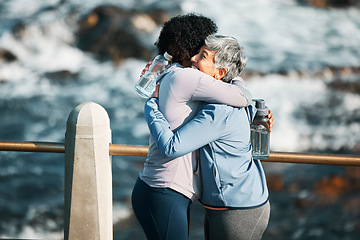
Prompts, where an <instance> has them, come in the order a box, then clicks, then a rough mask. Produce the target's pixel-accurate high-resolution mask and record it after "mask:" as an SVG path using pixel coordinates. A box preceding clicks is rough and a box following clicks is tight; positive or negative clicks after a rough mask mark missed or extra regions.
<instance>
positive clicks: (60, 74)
mask: <svg viewBox="0 0 360 240" xmlns="http://www.w3.org/2000/svg"><path fill="white" fill-rule="evenodd" d="M44 76H45V77H47V78H48V79H50V80H51V81H53V82H55V83H60V84H64V83H67V82H69V81H73V80H76V79H78V74H77V73H73V72H70V71H69V70H60V71H55V72H47V73H45V74H44Z"/></svg>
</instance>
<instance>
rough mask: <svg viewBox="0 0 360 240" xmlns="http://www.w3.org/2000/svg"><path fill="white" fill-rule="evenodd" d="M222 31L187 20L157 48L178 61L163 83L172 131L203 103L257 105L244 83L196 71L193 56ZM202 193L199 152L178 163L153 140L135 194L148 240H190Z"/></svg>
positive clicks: (166, 30) (175, 23) (168, 29)
mask: <svg viewBox="0 0 360 240" xmlns="http://www.w3.org/2000/svg"><path fill="white" fill-rule="evenodd" d="M216 30H217V27H216V24H215V23H214V22H213V21H212V20H211V19H209V18H206V17H204V16H200V15H196V14H187V15H181V16H177V17H174V18H172V19H170V20H169V21H168V22H166V23H165V24H164V26H163V29H162V31H161V32H160V36H159V38H158V40H157V42H156V43H155V45H156V46H157V48H158V51H159V53H160V54H163V53H165V52H168V53H169V54H170V55H172V57H173V63H172V65H171V67H170V68H169V69H168V70H166V72H165V73H164V74H162V75H161V76H160V77H159V79H158V81H161V85H160V89H159V109H160V111H161V112H162V113H163V114H164V116H165V118H166V119H167V120H168V122H169V125H170V128H171V130H176V129H178V128H179V127H181V126H182V125H184V124H186V123H187V122H188V121H190V120H191V119H192V118H193V117H194V116H195V115H196V113H197V112H198V110H199V109H200V107H201V105H202V101H204V102H208V103H223V104H227V105H231V106H234V107H243V106H247V105H248V104H249V103H251V101H252V99H251V95H250V93H249V91H248V90H247V88H246V85H245V83H244V81H243V80H242V79H241V78H240V79H238V80H234V81H233V82H232V83H233V84H228V83H224V82H222V81H218V80H216V79H215V78H213V77H212V76H209V75H207V74H205V73H203V72H200V71H199V70H197V69H193V68H190V66H191V60H190V59H191V57H192V56H194V55H196V54H197V53H198V52H199V50H200V48H201V47H202V46H203V45H204V44H205V38H206V37H207V36H209V35H210V34H213V33H214V32H216ZM194 137H201V136H194ZM200 190H201V180H200V176H199V164H198V162H197V161H196V158H195V152H193V153H189V154H186V155H184V156H181V157H177V158H167V157H164V156H162V155H161V153H160V151H159V149H158V148H157V147H156V144H155V142H154V139H153V138H152V137H151V136H150V139H149V154H148V157H147V159H146V162H145V164H144V169H143V170H142V171H141V172H140V174H139V178H138V179H137V181H136V183H135V186H134V189H133V194H132V206H133V210H134V213H135V215H136V217H137V219H138V221H139V222H140V224H141V226H142V228H143V230H144V232H145V234H146V237H147V239H161V240H163V239H168V240H169V239H171V240H177V239H179V240H186V239H188V227H189V224H188V223H189V207H190V204H191V202H192V201H195V200H197V199H199V197H200V194H201V192H200Z"/></svg>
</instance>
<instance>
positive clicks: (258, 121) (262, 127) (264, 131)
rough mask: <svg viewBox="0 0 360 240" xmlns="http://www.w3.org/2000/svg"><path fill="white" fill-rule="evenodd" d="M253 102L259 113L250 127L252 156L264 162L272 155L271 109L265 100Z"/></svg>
mask: <svg viewBox="0 0 360 240" xmlns="http://www.w3.org/2000/svg"><path fill="white" fill-rule="evenodd" d="M253 101H255V107H256V109H257V112H256V115H255V118H254V120H253V122H252V124H251V125H250V129H251V145H252V155H253V158H254V159H258V160H262V159H266V158H268V157H269V154H270V129H269V128H270V126H269V122H268V121H269V118H268V117H267V115H268V114H269V109H268V107H267V106H266V105H265V101H264V100H263V99H256V100H253Z"/></svg>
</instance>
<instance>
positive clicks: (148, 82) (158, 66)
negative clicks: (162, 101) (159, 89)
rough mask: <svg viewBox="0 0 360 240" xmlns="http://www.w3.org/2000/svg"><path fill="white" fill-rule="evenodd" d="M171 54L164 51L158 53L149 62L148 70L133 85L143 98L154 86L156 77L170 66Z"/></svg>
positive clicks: (150, 93) (151, 91)
mask: <svg viewBox="0 0 360 240" xmlns="http://www.w3.org/2000/svg"><path fill="white" fill-rule="evenodd" d="M171 59H172V56H171V55H170V54H168V53H167V52H165V54H164V55H158V56H156V57H155V58H154V60H153V62H152V63H151V65H150V67H149V70H147V71H146V72H145V73H144V75H142V76H141V77H140V79H139V81H138V82H137V83H136V85H135V91H136V92H137V93H139V95H140V96H141V97H143V98H149V97H150V96H151V95H152V94H153V92H154V90H155V87H156V79H157V77H158V76H159V75H160V74H161V73H162V72H164V71H165V70H166V69H167V68H169V66H170V64H171V63H170V61H171Z"/></svg>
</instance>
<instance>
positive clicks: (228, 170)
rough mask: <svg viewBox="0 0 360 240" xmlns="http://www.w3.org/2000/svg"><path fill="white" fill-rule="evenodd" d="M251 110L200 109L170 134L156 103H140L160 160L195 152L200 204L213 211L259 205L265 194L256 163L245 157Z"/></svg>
mask: <svg viewBox="0 0 360 240" xmlns="http://www.w3.org/2000/svg"><path fill="white" fill-rule="evenodd" d="M255 112H256V110H255V108H254V107H253V106H252V105H250V106H248V107H245V108H244V107H242V108H236V107H231V106H227V105H223V104H205V103H204V104H203V105H202V107H201V108H200V110H199V112H198V114H197V115H196V116H195V117H194V118H193V119H192V120H191V121H190V122H188V123H187V124H185V125H184V126H182V127H181V128H180V129H178V130H177V131H176V132H173V131H172V130H171V128H170V125H169V123H168V122H167V120H166V119H165V117H164V116H163V114H162V113H161V112H160V111H159V106H158V100H157V99H155V98H151V99H149V100H148V101H147V102H146V104H145V111H144V113H145V118H146V121H147V124H148V126H149V129H150V133H151V136H152V137H153V139H154V141H155V143H156V146H157V147H158V149H159V151H160V153H161V154H162V156H163V157H164V158H170V159H171V158H177V157H180V156H182V155H185V154H187V153H190V152H192V151H195V150H196V149H199V153H200V170H201V180H202V185H203V187H202V194H201V197H200V201H201V202H202V203H203V204H205V205H208V206H213V207H231V208H252V207H257V206H260V205H262V204H264V203H265V202H266V201H267V199H268V189H267V185H266V178H265V174H264V170H263V168H262V165H261V163H260V161H258V160H255V159H253V158H252V156H251V144H250V122H251V121H252V118H253V116H254V114H255Z"/></svg>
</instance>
